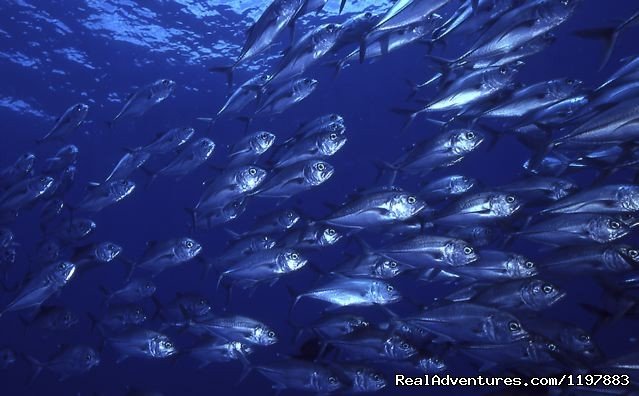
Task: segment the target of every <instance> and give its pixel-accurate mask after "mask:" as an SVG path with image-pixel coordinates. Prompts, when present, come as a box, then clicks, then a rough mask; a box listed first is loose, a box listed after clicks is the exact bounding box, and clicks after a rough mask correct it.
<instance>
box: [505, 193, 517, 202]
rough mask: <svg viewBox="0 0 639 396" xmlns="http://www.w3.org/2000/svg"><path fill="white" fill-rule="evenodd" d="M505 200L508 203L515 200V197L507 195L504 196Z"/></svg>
mask: <svg viewBox="0 0 639 396" xmlns="http://www.w3.org/2000/svg"><path fill="white" fill-rule="evenodd" d="M506 202H508V203H513V202H515V197H513V196H512V195H509V196H507V197H506Z"/></svg>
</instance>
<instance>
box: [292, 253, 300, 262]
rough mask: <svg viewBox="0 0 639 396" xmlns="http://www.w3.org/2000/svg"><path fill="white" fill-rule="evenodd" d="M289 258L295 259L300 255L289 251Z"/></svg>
mask: <svg viewBox="0 0 639 396" xmlns="http://www.w3.org/2000/svg"><path fill="white" fill-rule="evenodd" d="M291 258H292V259H293V260H297V259H298V258H300V255H299V254H297V253H291Z"/></svg>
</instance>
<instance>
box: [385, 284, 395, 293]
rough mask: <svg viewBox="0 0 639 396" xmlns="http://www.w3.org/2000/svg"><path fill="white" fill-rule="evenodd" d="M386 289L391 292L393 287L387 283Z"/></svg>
mask: <svg viewBox="0 0 639 396" xmlns="http://www.w3.org/2000/svg"><path fill="white" fill-rule="evenodd" d="M386 290H387V291H389V292H392V291H393V290H394V288H393V286H391V285H388V286H386Z"/></svg>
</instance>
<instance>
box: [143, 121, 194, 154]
mask: <svg viewBox="0 0 639 396" xmlns="http://www.w3.org/2000/svg"><path fill="white" fill-rule="evenodd" d="M194 134H195V129H193V128H191V127H179V128H171V129H169V130H167V131H166V132H162V133H158V134H157V136H156V138H155V139H154V140H153V142H151V143H149V144H147V145H146V146H144V147H142V148H141V150H140V151H143V152H145V153H148V154H150V155H158V154H167V153H170V152H171V151H174V150H177V149H178V148H179V147H181V146H182V145H184V144H186V143H187V142H188V141H189V140H190V139H191V138H192V137H193V135H194Z"/></svg>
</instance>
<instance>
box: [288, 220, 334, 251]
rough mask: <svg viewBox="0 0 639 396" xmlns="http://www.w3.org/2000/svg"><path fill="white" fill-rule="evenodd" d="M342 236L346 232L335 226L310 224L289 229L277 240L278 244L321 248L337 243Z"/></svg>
mask: <svg viewBox="0 0 639 396" xmlns="http://www.w3.org/2000/svg"><path fill="white" fill-rule="evenodd" d="M342 237H344V234H343V233H340V232H338V231H337V230H336V229H335V228H333V227H326V226H323V225H320V224H308V225H307V226H306V227H304V228H298V229H292V230H289V231H288V232H287V233H286V234H284V235H283V236H282V237H281V238H280V239H279V240H278V241H277V246H281V247H295V248H298V249H321V248H323V247H326V246H331V245H334V244H336V243H337V242H339V241H340V240H341V239H342Z"/></svg>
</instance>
